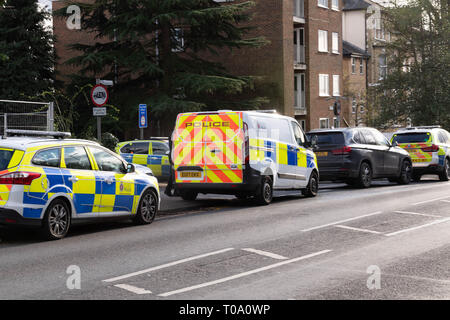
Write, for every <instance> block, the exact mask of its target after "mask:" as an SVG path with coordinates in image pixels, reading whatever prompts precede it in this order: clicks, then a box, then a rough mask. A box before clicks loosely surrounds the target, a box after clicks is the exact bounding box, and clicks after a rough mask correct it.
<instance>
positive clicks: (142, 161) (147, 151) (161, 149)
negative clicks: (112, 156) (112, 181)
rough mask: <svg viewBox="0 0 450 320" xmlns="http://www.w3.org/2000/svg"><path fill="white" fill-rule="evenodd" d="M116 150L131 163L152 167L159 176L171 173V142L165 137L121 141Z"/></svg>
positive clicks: (165, 176) (167, 175)
mask: <svg viewBox="0 0 450 320" xmlns="http://www.w3.org/2000/svg"><path fill="white" fill-rule="evenodd" d="M116 152H117V153H118V154H120V155H121V156H122V157H123V158H124V159H125V160H126V161H128V162H129V163H134V164H139V165H143V166H146V167H148V168H150V169H151V170H152V172H153V174H154V175H155V176H157V177H164V178H167V177H169V175H170V162H169V143H168V142H167V141H166V140H165V139H164V138H155V139H150V140H134V141H125V142H120V143H118V144H117V147H116Z"/></svg>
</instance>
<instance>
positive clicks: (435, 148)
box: [422, 144, 439, 152]
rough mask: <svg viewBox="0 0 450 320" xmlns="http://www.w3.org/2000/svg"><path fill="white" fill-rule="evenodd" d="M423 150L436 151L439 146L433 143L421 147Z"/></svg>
mask: <svg viewBox="0 0 450 320" xmlns="http://www.w3.org/2000/svg"><path fill="white" fill-rule="evenodd" d="M422 151H423V152H437V151H439V146H437V145H435V144H433V145H432V146H431V147H425V148H422Z"/></svg>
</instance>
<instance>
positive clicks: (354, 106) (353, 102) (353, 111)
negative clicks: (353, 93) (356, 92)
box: [352, 97, 357, 113]
mask: <svg viewBox="0 0 450 320" xmlns="http://www.w3.org/2000/svg"><path fill="white" fill-rule="evenodd" d="M356 109H357V106H356V98H355V97H353V98H352V113H356Z"/></svg>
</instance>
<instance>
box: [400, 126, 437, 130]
mask: <svg viewBox="0 0 450 320" xmlns="http://www.w3.org/2000/svg"><path fill="white" fill-rule="evenodd" d="M440 128H442V127H441V126H439V125H435V126H417V127H407V128H405V130H417V129H440Z"/></svg>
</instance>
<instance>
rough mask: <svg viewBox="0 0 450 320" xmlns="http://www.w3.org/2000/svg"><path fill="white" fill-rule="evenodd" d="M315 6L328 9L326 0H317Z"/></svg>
mask: <svg viewBox="0 0 450 320" xmlns="http://www.w3.org/2000/svg"><path fill="white" fill-rule="evenodd" d="M324 3H326V4H324ZM317 6H318V7H321V8H326V9H328V0H317Z"/></svg>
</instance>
